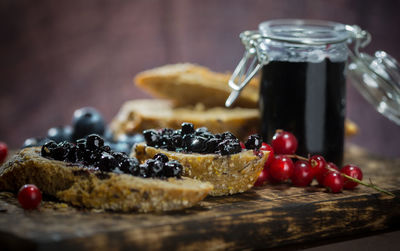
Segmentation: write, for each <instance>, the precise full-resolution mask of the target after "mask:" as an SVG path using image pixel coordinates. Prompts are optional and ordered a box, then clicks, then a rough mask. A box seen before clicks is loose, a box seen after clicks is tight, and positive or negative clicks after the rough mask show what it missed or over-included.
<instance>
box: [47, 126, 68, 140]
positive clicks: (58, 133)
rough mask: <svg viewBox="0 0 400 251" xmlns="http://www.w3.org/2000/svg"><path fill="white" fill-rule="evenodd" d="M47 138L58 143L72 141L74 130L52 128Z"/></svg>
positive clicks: (59, 127) (61, 127) (66, 127)
mask: <svg viewBox="0 0 400 251" xmlns="http://www.w3.org/2000/svg"><path fill="white" fill-rule="evenodd" d="M47 138H48V139H51V140H54V141H55V142H56V143H60V142H62V141H71V138H72V128H71V126H58V127H52V128H50V129H49V130H48V131H47Z"/></svg>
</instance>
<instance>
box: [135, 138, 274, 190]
mask: <svg viewBox="0 0 400 251" xmlns="http://www.w3.org/2000/svg"><path fill="white" fill-rule="evenodd" d="M157 153H164V154H165V155H167V156H168V158H170V159H175V160H177V161H179V162H180V163H181V164H182V165H183V175H184V176H187V177H190V178H194V179H198V180H201V181H207V182H210V183H211V184H213V186H214V189H213V190H212V191H211V192H210V195H212V196H222V195H230V194H236V193H242V192H245V191H247V190H249V189H250V188H252V187H253V184H254V183H255V181H256V180H257V178H258V175H259V174H260V172H261V170H262V169H263V168H264V164H265V161H266V160H267V158H268V155H269V152H268V151H263V155H262V156H261V157H260V156H258V155H255V154H254V152H253V151H252V150H248V151H242V152H240V153H237V154H231V155H224V156H221V155H219V154H198V153H190V154H185V153H178V152H173V151H166V150H162V149H158V148H154V147H150V146H147V145H146V144H144V143H140V144H136V145H135V146H134V149H133V152H132V155H134V156H135V157H136V158H138V160H139V161H144V160H145V159H148V158H152V157H153V156H154V155H156V154H157Z"/></svg>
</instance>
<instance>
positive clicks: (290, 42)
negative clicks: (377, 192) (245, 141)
mask: <svg viewBox="0 0 400 251" xmlns="http://www.w3.org/2000/svg"><path fill="white" fill-rule="evenodd" d="M240 37H241V39H242V43H243V44H244V45H245V47H246V52H245V54H244V56H243V58H242V60H241V61H240V62H239V65H238V66H237V68H236V70H235V71H234V73H233V74H232V77H231V79H230V81H229V86H230V87H231V89H232V93H231V95H230V96H229V98H228V99H227V101H226V105H227V106H230V105H231V104H232V103H233V102H234V100H235V99H236V98H237V97H238V95H239V94H240V91H241V90H242V88H244V87H245V85H246V84H247V83H248V81H249V80H250V79H251V78H252V77H253V76H254V75H256V74H257V73H258V72H261V74H260V96H259V108H260V115H261V121H262V123H261V128H260V132H261V135H262V137H263V139H264V140H265V141H270V140H271V138H272V136H273V135H274V134H275V131H276V130H277V129H283V130H286V131H289V132H292V133H293V134H294V135H295V136H296V137H297V139H298V150H297V154H299V155H303V156H307V155H308V154H321V155H323V156H324V157H325V159H326V160H327V161H331V162H334V163H335V164H337V165H339V166H340V165H342V161H343V145H344V121H345V114H346V72H347V67H348V58H349V56H350V57H352V58H357V56H359V54H358V47H362V46H365V45H366V44H368V43H369V40H370V36H369V33H368V32H365V31H362V30H361V29H360V28H359V27H357V26H348V25H343V24H339V23H334V22H327V21H315V20H297V19H283V20H272V21H267V22H263V23H261V24H260V25H259V30H258V31H245V32H243V33H242V34H241V35H240ZM352 43H353V44H355V52H352V51H351V50H349V48H348V45H349V44H352Z"/></svg>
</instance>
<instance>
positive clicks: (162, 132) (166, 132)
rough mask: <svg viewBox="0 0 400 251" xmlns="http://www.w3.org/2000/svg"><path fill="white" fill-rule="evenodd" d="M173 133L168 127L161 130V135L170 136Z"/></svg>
mask: <svg viewBox="0 0 400 251" xmlns="http://www.w3.org/2000/svg"><path fill="white" fill-rule="evenodd" d="M173 133H174V130H172V129H170V128H163V129H162V130H161V135H167V136H171V135H172V134H173Z"/></svg>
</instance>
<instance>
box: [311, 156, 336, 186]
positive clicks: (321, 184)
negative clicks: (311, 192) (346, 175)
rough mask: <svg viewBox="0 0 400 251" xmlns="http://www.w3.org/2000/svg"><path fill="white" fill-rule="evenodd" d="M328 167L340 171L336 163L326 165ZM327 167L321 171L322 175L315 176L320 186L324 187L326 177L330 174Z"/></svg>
mask: <svg viewBox="0 0 400 251" xmlns="http://www.w3.org/2000/svg"><path fill="white" fill-rule="evenodd" d="M326 167H330V168H332V169H335V170H337V171H339V168H338V167H337V166H336V165H335V164H334V163H332V162H328V163H326ZM326 167H325V168H323V169H322V171H321V172H320V173H318V174H317V175H316V176H315V178H316V179H317V181H318V184H319V185H320V186H324V179H325V176H326V175H327V174H328V172H329V170H328V168H326Z"/></svg>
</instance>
